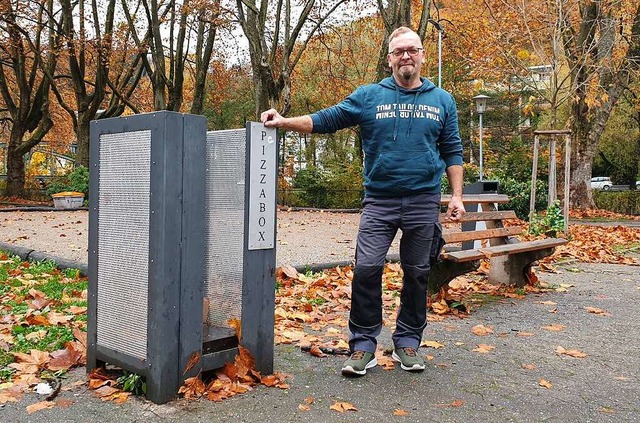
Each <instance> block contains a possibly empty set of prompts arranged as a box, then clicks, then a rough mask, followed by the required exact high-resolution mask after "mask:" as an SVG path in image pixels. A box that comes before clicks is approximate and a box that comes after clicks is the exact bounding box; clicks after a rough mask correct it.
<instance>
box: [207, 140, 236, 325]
mask: <svg viewBox="0 0 640 423" xmlns="http://www.w3.org/2000/svg"><path fill="white" fill-rule="evenodd" d="M245 150H246V130H244V129H236V130H229V131H213V132H207V162H206V166H207V181H206V195H205V216H206V234H205V242H206V247H205V275H206V276H205V278H206V280H205V295H206V296H207V298H208V299H209V313H208V320H207V323H208V324H209V325H212V326H223V327H226V326H228V324H227V321H228V320H229V319H232V318H236V319H240V317H241V312H242V280H243V275H242V269H243V252H244V244H243V240H244V231H245V229H244V227H245V221H244V207H245V204H244V203H245V201H244V197H245Z"/></svg>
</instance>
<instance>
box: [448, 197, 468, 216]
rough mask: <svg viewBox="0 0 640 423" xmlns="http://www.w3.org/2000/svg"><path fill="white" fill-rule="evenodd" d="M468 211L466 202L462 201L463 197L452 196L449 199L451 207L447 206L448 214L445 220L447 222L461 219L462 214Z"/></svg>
mask: <svg viewBox="0 0 640 423" xmlns="http://www.w3.org/2000/svg"><path fill="white" fill-rule="evenodd" d="M465 213H466V211H465V209H464V204H463V203H462V197H458V196H452V197H451V200H450V201H449V207H447V214H446V215H445V217H444V220H445V221H447V222H456V221H459V220H460V218H461V217H462V215H464V214H465Z"/></svg>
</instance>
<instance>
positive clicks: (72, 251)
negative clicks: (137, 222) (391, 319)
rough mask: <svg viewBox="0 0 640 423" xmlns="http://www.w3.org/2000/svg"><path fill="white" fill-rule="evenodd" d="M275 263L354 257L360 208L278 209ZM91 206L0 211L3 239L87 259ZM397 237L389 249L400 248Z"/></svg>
mask: <svg viewBox="0 0 640 423" xmlns="http://www.w3.org/2000/svg"><path fill="white" fill-rule="evenodd" d="M277 220H278V230H277V246H276V247H277V248H276V254H277V264H278V266H281V265H285V264H290V265H294V266H304V265H313V264H315V263H333V262H340V261H350V260H353V257H354V254H355V245H356V243H355V239H356V234H357V232H358V223H359V221H360V214H359V213H334V212H316V211H279V212H278V219H277ZM87 240H88V212H87V211H86V210H78V211H37V212H36V211H3V212H0V242H3V243H7V244H13V245H16V246H21V247H26V248H31V249H33V250H36V251H40V252H42V253H45V254H47V255H49V256H54V257H61V258H64V259H67V260H72V261H78V262H81V263H87ZM398 246H399V238H396V240H395V241H394V242H393V244H392V246H391V249H390V253H392V254H394V253H395V254H397V252H398Z"/></svg>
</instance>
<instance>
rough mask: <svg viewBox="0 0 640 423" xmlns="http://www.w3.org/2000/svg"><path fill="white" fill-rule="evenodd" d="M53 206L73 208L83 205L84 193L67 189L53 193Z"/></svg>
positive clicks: (64, 208) (66, 208) (65, 208)
mask: <svg viewBox="0 0 640 423" xmlns="http://www.w3.org/2000/svg"><path fill="white" fill-rule="evenodd" d="M51 197H52V198H53V206H54V207H55V208H56V209H63V210H73V209H78V208H80V207H82V204H83V203H84V194H83V193H81V192H76V191H65V192H59V193H57V194H52V195H51Z"/></svg>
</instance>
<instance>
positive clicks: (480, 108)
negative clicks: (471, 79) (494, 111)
mask: <svg viewBox="0 0 640 423" xmlns="http://www.w3.org/2000/svg"><path fill="white" fill-rule="evenodd" d="M488 98H489V96H487V95H484V94H479V95H477V96H475V97H473V99H474V100H475V101H476V112H478V116H479V118H480V122H479V128H480V182H482V181H483V179H484V175H483V171H482V165H483V155H482V114H483V113H484V111H485V109H486V107H487V99H488Z"/></svg>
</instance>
